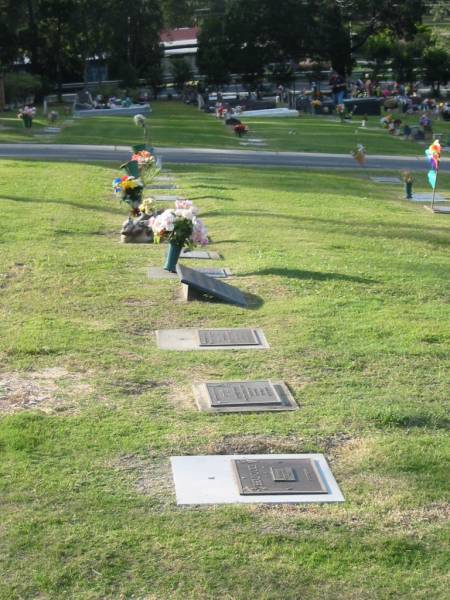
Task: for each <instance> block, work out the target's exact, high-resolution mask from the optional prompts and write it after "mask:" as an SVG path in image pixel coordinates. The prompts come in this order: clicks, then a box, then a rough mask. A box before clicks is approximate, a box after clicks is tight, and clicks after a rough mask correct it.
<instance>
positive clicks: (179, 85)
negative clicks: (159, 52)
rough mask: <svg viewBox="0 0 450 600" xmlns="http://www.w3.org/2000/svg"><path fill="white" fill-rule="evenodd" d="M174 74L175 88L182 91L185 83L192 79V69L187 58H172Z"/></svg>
mask: <svg viewBox="0 0 450 600" xmlns="http://www.w3.org/2000/svg"><path fill="white" fill-rule="evenodd" d="M170 66H171V69H172V76H173V80H174V84H175V89H176V90H177V91H178V92H181V90H182V89H183V87H184V86H185V84H186V83H187V82H188V81H190V80H191V79H192V69H191V66H190V64H189V63H188V61H187V60H186V59H185V58H179V57H176V58H172V60H171V64H170Z"/></svg>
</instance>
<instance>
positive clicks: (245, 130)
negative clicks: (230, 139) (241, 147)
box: [233, 123, 248, 137]
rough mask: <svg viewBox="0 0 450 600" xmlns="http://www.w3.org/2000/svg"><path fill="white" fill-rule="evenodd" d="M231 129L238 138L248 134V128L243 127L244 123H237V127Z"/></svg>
mask: <svg viewBox="0 0 450 600" xmlns="http://www.w3.org/2000/svg"><path fill="white" fill-rule="evenodd" d="M233 129H234V133H235V134H236V135H238V136H239V137H242V136H243V135H245V134H246V133H248V127H247V125H244V123H238V124H237V125H235V126H234V127H233Z"/></svg>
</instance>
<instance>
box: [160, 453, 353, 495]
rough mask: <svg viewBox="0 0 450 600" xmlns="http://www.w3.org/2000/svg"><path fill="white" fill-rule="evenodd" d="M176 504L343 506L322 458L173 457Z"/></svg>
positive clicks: (314, 456)
mask: <svg viewBox="0 0 450 600" xmlns="http://www.w3.org/2000/svg"><path fill="white" fill-rule="evenodd" d="M171 465H172V473H173V479H174V484H175V493H176V498H177V504H178V505H191V504H192V505H195V504H254V503H259V504H288V503H290V504H299V503H305V504H306V503H313V502H316V503H329V502H343V501H344V496H343V495H342V492H341V490H340V489H339V486H338V484H337V482H336V480H335V478H334V477H333V474H332V472H331V470H330V467H329V466H328V463H327V461H326V459H325V457H324V456H323V454H273V455H270V454H269V455H264V454H253V455H252V454H246V455H216V456H174V457H172V458H171Z"/></svg>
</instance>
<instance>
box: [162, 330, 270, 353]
mask: <svg viewBox="0 0 450 600" xmlns="http://www.w3.org/2000/svg"><path fill="white" fill-rule="evenodd" d="M203 329H215V330H216V331H221V330H224V329H226V330H228V329H230V328H229V327H218V328H217V327H216V328H211V327H204V328H203ZM253 329H254V331H256V333H257V336H258V339H259V341H260V344H258V345H256V344H251V345H250V344H249V345H247V346H246V345H237V346H201V345H200V340H199V337H198V329H160V330H158V331H156V343H157V345H158V348H159V349H160V350H177V351H181V352H183V351H189V350H201V351H211V350H268V349H269V348H270V346H269V344H268V342H267V339H266V336H265V335H264V332H263V331H262V329H258V328H253Z"/></svg>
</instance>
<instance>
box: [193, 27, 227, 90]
mask: <svg viewBox="0 0 450 600" xmlns="http://www.w3.org/2000/svg"><path fill="white" fill-rule="evenodd" d="M228 52H229V41H228V39H227V37H226V35H225V33H224V22H223V17H215V16H214V17H211V18H209V19H207V20H206V21H205V23H204V25H203V27H202V29H201V30H200V33H199V36H198V53H197V66H198V68H199V70H200V72H201V73H202V75H204V76H205V78H206V81H207V83H208V85H213V86H221V85H223V84H225V83H228V82H229V81H230V67H229V57H228Z"/></svg>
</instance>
